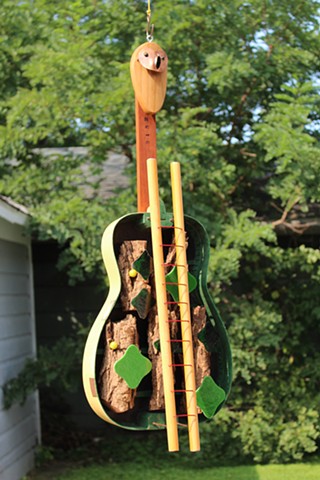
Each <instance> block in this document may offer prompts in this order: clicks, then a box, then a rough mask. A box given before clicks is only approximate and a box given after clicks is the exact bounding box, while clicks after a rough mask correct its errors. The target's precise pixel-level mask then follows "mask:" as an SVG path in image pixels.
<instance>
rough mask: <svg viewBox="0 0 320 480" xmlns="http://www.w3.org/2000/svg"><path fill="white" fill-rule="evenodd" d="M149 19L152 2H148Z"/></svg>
mask: <svg viewBox="0 0 320 480" xmlns="http://www.w3.org/2000/svg"><path fill="white" fill-rule="evenodd" d="M147 15H148V17H151V0H148V10H147Z"/></svg>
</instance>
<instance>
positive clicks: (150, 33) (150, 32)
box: [146, 13, 154, 42]
mask: <svg viewBox="0 0 320 480" xmlns="http://www.w3.org/2000/svg"><path fill="white" fill-rule="evenodd" d="M150 24H151V13H150V14H149V13H148V14H147V28H146V37H147V41H148V42H152V40H153V32H154V24H152V25H151V27H150Z"/></svg>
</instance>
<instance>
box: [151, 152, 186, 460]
mask: <svg viewBox="0 0 320 480" xmlns="http://www.w3.org/2000/svg"><path fill="white" fill-rule="evenodd" d="M147 171H148V189H149V199H150V207H149V208H150V217H151V236H152V251H153V264H154V275H155V286H156V298H157V308H158V318H159V336H160V348H161V357H162V374H163V389H164V399H165V410H166V425H167V440H168V450H169V451H170V452H176V451H178V450H179V438H178V425H177V413H176V402H175V393H174V377H173V370H172V353H171V344H170V330H169V323H168V321H167V320H168V307H167V303H166V302H167V292H166V285H165V272H164V266H163V265H164V257H163V250H162V231H161V216H160V200H159V187H158V171H157V161H156V159H155V158H149V159H148V160H147Z"/></svg>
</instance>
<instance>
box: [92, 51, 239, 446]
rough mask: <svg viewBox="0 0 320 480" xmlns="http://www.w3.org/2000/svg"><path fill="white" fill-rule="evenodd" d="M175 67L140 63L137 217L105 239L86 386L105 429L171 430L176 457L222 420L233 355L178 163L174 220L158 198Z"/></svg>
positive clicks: (138, 59) (136, 75) (159, 56)
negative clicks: (162, 128)
mask: <svg viewBox="0 0 320 480" xmlns="http://www.w3.org/2000/svg"><path fill="white" fill-rule="evenodd" d="M167 64H168V58H167V55H166V53H165V52H164V51H163V50H162V48H161V47H159V45H157V44H156V43H154V42H152V41H149V42H147V43H144V44H143V45H140V46H139V47H138V48H137V49H136V51H135V52H134V53H133V55H132V58H131V64H130V70H131V78H132V83H133V87H134V91H135V97H136V140H137V142H136V144H137V147H136V148H137V193H138V213H132V214H128V215H125V216H123V217H121V218H120V219H118V220H116V221H114V222H113V223H112V224H111V225H109V226H108V227H107V228H106V230H105V232H104V234H103V238H102V256H103V260H104V264H105V267H106V270H107V273H108V277H109V283H110V288H109V293H108V296H107V299H106V301H105V303H104V305H103V307H102V309H101V311H100V313H99V315H98V317H97V318H96V320H95V322H94V323H93V325H92V327H91V330H90V332H89V335H88V338H87V342H86V346H85V350H84V357H83V385H84V390H85V394H86V397H87V400H88V402H89V404H90V406H91V408H92V409H93V410H94V412H95V413H96V414H97V415H98V416H99V417H101V418H102V419H103V420H105V421H107V422H109V423H111V424H113V425H117V426H119V427H122V428H126V429H131V430H157V429H161V428H166V429H167V440H168V450H169V451H177V450H179V440H178V425H179V424H184V425H187V427H188V431H189V445H190V450H191V451H198V450H200V439H199V424H198V422H199V419H201V418H211V417H213V416H214V415H215V413H217V412H218V410H219V409H220V408H221V407H222V405H223V403H224V402H225V400H226V398H227V396H228V393H229V391H230V386H231V369H232V365H231V352H230V346H229V341H228V337H227V333H226V329H225V326H224V324H223V322H222V320H221V318H220V315H219V313H218V311H217V309H216V307H215V305H214V303H213V300H212V299H211V297H210V294H209V292H208V289H207V285H206V278H207V267H208V259H209V250H210V245H209V241H208V237H207V234H206V232H205V230H204V228H203V226H202V225H201V224H200V223H199V222H198V221H197V220H195V219H193V218H191V217H189V216H187V215H184V212H183V203H182V189H181V173H180V165H179V163H177V162H172V163H171V165H170V170H171V185H172V202H173V214H171V213H167V212H166V211H165V209H164V207H163V206H162V204H161V203H160V199H159V190H158V173H157V162H156V159H155V158H156V120H155V114H156V113H157V112H158V111H159V110H160V109H161V107H162V104H163V102H164V99H165V93H166V81H167Z"/></svg>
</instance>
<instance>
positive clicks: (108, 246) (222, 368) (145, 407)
mask: <svg viewBox="0 0 320 480" xmlns="http://www.w3.org/2000/svg"><path fill="white" fill-rule="evenodd" d="M166 219H167V220H166V221H164V225H163V229H162V232H163V233H162V234H163V244H164V246H163V249H164V255H165V257H168V255H169V254H170V252H168V249H169V247H168V245H170V244H171V243H172V229H171V228H170V216H169V215H166ZM184 219H185V229H186V237H187V242H188V247H187V257H188V268H189V272H190V274H191V275H192V276H193V277H194V278H195V279H196V286H195V287H194V288H193V290H192V292H191V293H190V305H191V307H192V309H193V310H194V311H195V309H202V310H201V311H204V312H205V320H204V322H205V328H202V329H201V330H202V331H201V332H200V333H199V335H196V338H195V339H194V345H195V344H196V342H197V344H199V348H201V349H202V350H203V351H205V354H206V355H207V358H208V359H209V365H208V367H207V372H208V371H209V372H210V373H209V375H210V376H211V377H212V379H213V380H214V382H215V383H216V384H217V385H218V386H219V387H221V389H222V390H223V391H224V393H225V397H227V396H228V393H229V391H230V387H231V375H232V363H231V352H230V346H229V341H228V337H227V333H226V329H225V326H224V324H223V322H222V320H221V318H220V315H219V313H218V311H217V309H216V307H215V305H214V302H213V300H212V298H211V296H210V294H209V292H208V289H207V267H208V261H209V249H210V246H209V241H208V237H207V234H206V232H205V230H204V228H203V226H202V225H201V224H200V223H199V222H198V221H196V220H194V219H192V218H191V217H188V216H185V217H184ZM137 241H139V242H140V241H141V242H142V243H143V245H144V249H145V250H146V251H147V253H146V255H147V256H148V258H149V256H150V265H151V269H150V273H149V274H148V275H146V278H147V279H146V280H144V281H143V282H142V286H143V289H146V291H148V292H150V291H152V288H153V287H150V285H151V286H152V279H153V271H152V242H151V229H150V216H149V215H148V214H147V213H134V214H129V215H125V216H124V217H121V218H120V219H118V220H116V221H115V222H113V223H112V224H111V225H109V226H108V227H107V228H106V230H105V232H104V235H103V238H102V255H103V260H104V264H105V267H106V270H107V274H108V278H109V284H110V288H109V293H108V296H107V299H106V301H105V303H104V305H103V307H102V309H101V311H100V313H99V315H98V317H97V318H96V320H95V321H94V323H93V325H92V327H91V330H90V332H89V335H88V338H87V342H86V346H85V350H84V357H83V384H84V390H85V394H86V397H87V400H88V402H89V404H90V406H91V408H92V409H93V410H94V412H95V413H96V414H97V415H98V416H99V417H100V418H102V419H103V420H105V421H107V422H109V423H111V424H113V425H117V426H119V427H122V428H126V429H131V430H155V429H159V428H164V427H165V412H164V409H163V408H161V406H160V407H159V408H157V407H153V408H152V409H150V399H151V397H152V395H153V393H154V392H152V390H153V389H154V383H153V382H154V368H155V367H154V364H153V361H154V360H153V359H152V358H151V359H150V358H149V360H150V361H151V363H152V371H151V372H150V373H148V374H146V375H145V376H144V378H143V380H142V381H141V383H140V384H139V385H138V386H137V387H136V388H134V389H130V388H129V387H126V385H124V386H125V387H126V388H128V390H129V391H131V392H132V393H133V397H132V399H131V400H130V402H129V403H130V405H129V407H128V408H127V409H126V411H119V409H118V408H113V407H112V406H110V403H109V402H108V401H105V400H104V399H103V398H102V394H101V389H102V386H101V385H102V383H103V389H104V390H105V389H106V388H107V389H108V386H109V384H110V388H117V380H116V382H115V379H117V373H116V372H115V371H114V369H113V367H112V368H111V370H110V369H109V370H108V369H107V370H106V369H104V363H105V362H109V363H110V359H111V357H112V356H113V355H115V351H114V350H112V349H111V348H110V345H108V339H107V336H106V331H110V328H111V330H112V327H113V326H117V327H118V328H119V327H120V325H126V322H127V321H126V318H129V317H127V316H128V315H129V316H130V319H131V320H132V321H134V322H135V323H134V325H136V329H137V332H131V333H132V335H133V337H134V338H135V339H137V340H136V344H137V347H138V349H139V350H140V351H141V353H142V354H143V355H144V356H145V357H147V358H148V356H149V357H150V351H151V350H152V349H153V350H154V351H156V354H157V355H158V357H159V356H161V354H160V352H157V350H156V346H155V345H156V341H157V338H156V337H154V338H152V339H151V338H150V329H149V327H150V322H151V317H152V312H153V311H154V309H156V306H155V305H154V303H155V302H154V301H153V298H151V302H149V303H150V305H149V307H148V308H149V311H148V308H147V309H146V308H145V309H144V310H145V312H146V313H144V314H142V313H140V311H139V308H138V309H136V308H135V307H133V306H132V304H130V306H129V307H128V306H124V304H123V299H122V297H123V289H124V284H125V283H126V282H128V279H127V272H124V269H123V267H122V266H121V265H120V264H121V258H120V257H121V251H122V248H123V247H122V246H123V245H127V244H128V242H129V243H130V242H137ZM126 242H127V243H126ZM170 268H171V267H168V269H169V270H170ZM129 282H133V283H134V282H135V279H132V280H129ZM168 298H169V299H170V298H171V294H169V293H168ZM132 303H134V302H133V301H132ZM141 316H142V318H141ZM143 317H144V318H143ZM152 318H153V319H154V318H155V316H154V315H153V317H152ZM120 322H122V323H120ZM120 330H121V328H120ZM155 335H156V333H155ZM120 337H121V331H120ZM123 341H124V342H125V341H127V340H126V339H124V340H123ZM177 342H179V340H177ZM157 348H158V349H159V347H157ZM115 349H117V345H116V346H115ZM150 349H151V350H150ZM116 351H117V352H118V355H119V356H122V355H123V353H122V352H121V345H120V347H119V348H118V350H116ZM175 355H179V352H177V353H176V354H175ZM158 357H155V358H158ZM196 369H197V365H196ZM177 370H178V369H177ZM207 374H208V373H207ZM111 377H112V378H111ZM177 377H178V378H179V373H177ZM118 379H119V385H120V383H121V381H122V382H123V380H122V379H121V378H120V377H118ZM111 380H112V382H113V384H112V385H115V387H111ZM114 382H115V383H114ZM177 382H180V383H182V388H183V380H181V379H180V380H177ZM177 395H178V396H179V394H177ZM122 396H125V395H123V394H122ZM179 401H180V399H179V398H178V402H179ZM223 403H224V402H222V403H221V404H220V405H219V406H218V408H217V409H216V411H215V412H214V413H216V412H217V411H218V410H219V409H220V408H221V406H222V404H223ZM201 416H202V417H203V415H201ZM203 418H204V417H203ZM184 421H185V420H184V419H183V418H182V419H181V422H184Z"/></svg>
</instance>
